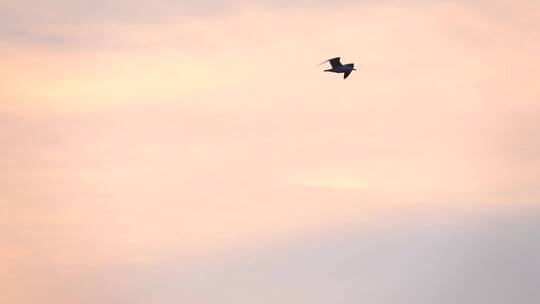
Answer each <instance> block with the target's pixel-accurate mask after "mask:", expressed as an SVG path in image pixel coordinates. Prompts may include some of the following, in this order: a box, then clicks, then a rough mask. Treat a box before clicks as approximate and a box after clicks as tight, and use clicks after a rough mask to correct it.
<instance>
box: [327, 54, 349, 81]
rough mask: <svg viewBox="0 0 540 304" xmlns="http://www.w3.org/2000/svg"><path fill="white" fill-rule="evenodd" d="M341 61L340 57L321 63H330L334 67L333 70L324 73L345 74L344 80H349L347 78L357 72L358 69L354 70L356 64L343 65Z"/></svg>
mask: <svg viewBox="0 0 540 304" xmlns="http://www.w3.org/2000/svg"><path fill="white" fill-rule="evenodd" d="M340 59H341V58H340V57H336V58H332V59H328V60H326V61H324V62H321V64H324V63H327V62H330V65H331V66H332V68H331V69H328V70H324V71H325V72H332V73H344V75H343V79H347V77H349V75H350V74H351V73H352V71H356V69H355V68H354V63H348V64H342V63H341V61H340ZM321 64H319V65H321Z"/></svg>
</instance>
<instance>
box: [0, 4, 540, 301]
mask: <svg viewBox="0 0 540 304" xmlns="http://www.w3.org/2000/svg"><path fill="white" fill-rule="evenodd" d="M47 2H49V3H47ZM197 3H199V4H196V3H195V2H193V3H190V2H185V3H183V4H182V5H179V4H177V3H175V2H172V1H158V2H155V1H154V2H150V1H148V2H145V1H136V2H133V3H130V4H127V3H123V2H119V1H112V2H106V1H98V2H96V3H93V4H87V3H83V2H80V1H63V0H48V1H45V2H43V4H42V5H37V4H34V3H31V2H29V1H22V2H20V3H19V2H18V3H17V4H15V3H11V4H8V3H0V16H4V18H3V19H4V20H3V21H0V28H1V29H0V66H2V70H3V73H2V75H0V123H1V124H2V128H1V131H0V144H1V146H2V152H3V153H2V155H3V157H2V159H0V167H1V168H2V170H1V171H0V183H1V185H2V187H1V188H0V203H1V204H0V210H1V211H2V212H0V224H1V225H2V227H3V228H2V231H1V232H0V237H1V238H0V242H1V245H2V246H0V282H1V283H0V287H1V288H0V289H2V290H5V291H7V292H2V295H0V302H2V303H4V302H5V303H36V301H40V303H60V304H61V303H68V302H69V303H96V301H99V302H103V303H109V302H111V301H113V300H114V301H117V302H118V301H119V302H121V303H148V301H150V300H152V299H153V300H156V299H157V300H156V301H158V302H159V303H169V302H170V303H173V302H174V303H178V302H179V301H180V302H181V303H182V302H186V303H190V304H191V303H194V304H195V303H200V304H210V303H223V302H225V303H229V302H230V303H238V302H243V300H238V299H239V298H235V297H233V296H232V295H233V294H232V292H233V291H234V292H236V290H241V289H243V286H244V285H242V284H245V282H243V281H242V282H243V283H242V284H240V283H238V285H234V281H233V282H232V283H231V282H228V281H227V280H226V279H220V277H219V275H216V277H214V276H210V277H211V279H208V281H205V280H203V281H201V282H199V281H197V280H196V281H197V282H199V283H197V284H198V285H197V286H195V287H196V288H195V287H193V288H188V287H185V288H186V289H189V292H186V293H185V294H183V293H182V294H178V292H179V291H177V292H175V291H174V289H173V291H171V290H169V289H166V288H165V287H164V286H168V285H167V284H170V282H168V283H164V285H159V282H160V281H159V280H161V279H163V278H164V277H167V275H164V273H168V272H166V271H165V272H162V269H167V267H171V269H173V270H170V271H171V273H170V275H171V276H175V277H176V276H178V279H179V280H180V278H182V280H184V279H185V280H187V281H190V282H192V281H193V280H194V277H198V275H197V273H200V272H204V271H205V270H204V269H206V268H205V267H213V266H208V265H214V264H212V263H218V264H219V263H220V262H215V261H220V260H224V261H225V260H227V259H230V260H233V261H236V260H241V259H242V257H245V256H246V255H248V256H249V255H254V256H256V258H253V259H256V260H257V261H259V259H263V260H264V257H267V256H273V254H279V252H281V251H280V250H284V249H283V248H289V247H287V246H293V247H294V245H287V244H295V243H297V242H299V243H302V242H308V243H309V242H310V241H312V240H313V239H315V240H319V239H320V240H321V242H323V240H327V239H328V238H330V239H332V238H333V237H338V238H339V236H340V235H349V234H355V233H365V234H367V235H369V236H370V237H373V238H374V239H377V240H379V239H380V240H382V239H385V238H386V237H389V238H390V239H392V238H394V237H395V238H399V237H397V236H396V235H394V234H392V233H394V232H389V233H390V234H389V235H390V236H388V235H382V236H381V235H379V234H378V232H377V233H375V232H373V231H379V229H383V230H384V229H389V230H384V231H397V230H394V229H402V228H399V227H403V226H407V227H419V228H410V229H412V230H411V232H410V233H411V234H410V236H411V238H412V239H413V241H412V244H413V245H410V246H416V245H414V244H418V246H420V247H421V246H424V245H422V244H424V243H422V242H421V241H420V240H417V239H416V238H414V237H412V236H413V235H416V234H415V233H419V232H418V231H424V230H423V229H427V228H425V226H423V225H428V226H429V227H431V226H430V225H433V227H437V228H436V229H441V230H444V229H450V230H449V231H454V230H452V229H454V228H448V225H447V223H446V222H447V221H448V222H452V223H461V221H465V222H467V221H469V220H470V217H475V216H479V217H480V218H482V219H484V218H491V217H493V216H499V215H501V214H502V215H509V216H510V214H511V216H513V217H514V216H515V217H517V219H518V220H517V221H518V222H519V219H520V218H521V217H523V218H525V217H526V216H525V214H529V215H530V214H531V213H532V214H536V212H537V211H538V204H539V203H540V201H539V199H540V190H539V189H540V184H539V182H538V178H537V175H538V172H540V157H539V155H540V153H538V152H540V144H539V141H538V138H539V135H540V125H539V123H538V113H540V112H539V111H540V103H539V101H538V100H539V97H540V89H539V86H538V79H540V77H539V76H540V60H538V53H539V51H540V39H539V38H540V30H539V29H540V24H539V21H538V20H540V18H538V17H539V16H538V11H539V10H538V9H539V8H540V7H539V6H538V4H536V3H535V1H524V2H523V3H520V4H519V5H518V4H514V3H512V2H509V1H495V3H492V2H489V3H488V2H486V1H477V2H473V3H465V2H460V1H458V2H457V3H452V4H450V3H445V2H438V1H425V2H422V1H412V2H411V3H409V4H396V3H393V2H386V1H383V2H381V3H366V4H354V3H352V2H348V1H342V2H341V3H340V5H332V6H330V5H327V4H324V3H316V4H309V3H307V2H303V1H296V2H294V1H293V2H290V3H288V4H286V3H285V2H278V3H271V2H269V1H268V2H266V1H257V2H253V3H251V4H247V3H242V2H236V1H218V2H209V1H203V2H197ZM333 56H342V57H343V61H344V62H354V63H355V64H356V66H357V69H358V71H357V72H355V73H353V74H352V75H351V77H350V78H348V79H347V80H346V81H343V80H342V79H341V77H340V75H333V74H332V75H331V74H328V73H322V72H321V70H322V69H323V67H318V66H316V65H317V64H318V63H319V62H321V61H323V60H324V59H327V58H329V57H333ZM426 221H428V222H429V224H425V223H426ZM473 222H474V220H473ZM467 223H468V222H467ZM450 226H452V225H450ZM466 227H467V229H473V230H474V227H475V226H474V225H472V226H466ZM471 227H472V228H471ZM488 227H492V226H489V225H488ZM512 227H514V226H512ZM414 229H418V230H414ZM490 229H491V228H490ZM516 229H517V228H516ZM520 229H521V228H520ZM530 229H538V227H537V226H532V227H531V228H530ZM458 230H459V229H458ZM437 231H438V230H437ZM444 231H446V230H444ZM512 231H514V230H512ZM516 231H521V230H519V229H517V230H516ZM528 232H530V233H531V235H535V233H536V232H539V231H537V230H534V231H531V230H528ZM370 233H372V234H370ZM452 233H453V232H452ZM452 233H451V232H445V234H444V235H445V237H446V238H447V239H449V240H453V237H452V235H453V234H452ZM447 234H448V235H450V236H447ZM472 234H473V235H476V234H475V233H472ZM381 242H383V243H384V241H381ZM464 242H465V243H467V242H469V241H464ZM470 242H473V241H472V238H471V241H470ZM509 242H510V241H509ZM510 243H511V242H510ZM302 244H303V243H302ZM330 244H332V242H330ZM445 244H446V243H445ZM496 244H497V246H499V244H498V243H496ZM511 244H513V246H514V248H515V250H516V252H518V253H520V252H521V251H520V250H521V249H522V248H521V247H520V246H519V245H516V244H515V243H511ZM506 245H507V244H506V243H504V242H503V241H501V243H500V246H502V247H504V246H506ZM328 246H330V247H332V245H328ZM340 246H341V245H340ZM347 246H348V245H347ZM508 246H510V245H508ZM293 247H290V248H293ZM398 247H399V246H398ZM420 247H418V248H420ZM443 247H444V246H443ZM332 248H334V247H332ZM340 248H341V247H339V246H337V247H335V249H333V251H332V254H336V252H340V251H339V250H340ZM400 248H401V247H400ZM407 248H408V247H407ZM411 248H412V247H411ZM414 248H416V247H414ZM505 248H506V247H505ZM534 248H536V247H534ZM404 250H406V249H404ZM253 252H256V253H253ZM433 252H435V251H433ZM444 252H445V251H444ZM523 252H524V251H523ZM313 254H315V255H316V252H315V253H313ZM396 254H398V253H396ZM398 255H399V254H398ZM399 256H400V257H402V256H401V255H399ZM231 257H232V258H231ZM315 260H317V259H315ZM171 261H174V265H175V266H171V265H170V264H171ZM209 261H214V262H209ZM317 261H319V260H317ZM373 261H374V263H377V262H378V260H377V258H376V257H374V258H373ZM419 261H420V260H418V261H417V262H419ZM380 262H381V263H385V262H387V261H386V260H384V261H383V260H381V261H380ZM193 263H195V264H196V265H199V266H193V267H195V268H194V269H193V270H190V271H193V273H192V272H189V271H187V272H186V273H187V274H184V272H182V271H180V270H178V269H183V267H185V266H184V265H188V264H189V265H192V264H193ZM227 263H230V265H236V266H234V267H235V269H236V270H235V271H236V272H234V273H235V274H236V275H237V278H240V277H241V275H240V274H239V273H242V271H246V270H245V269H243V268H242V267H243V266H238V265H237V264H235V263H237V262H222V263H221V264H220V265H222V266H219V267H225V268H227V267H233V266H223V265H229V264H227ZM258 263H259V262H258ZM261 263H262V262H261ZM291 263H293V266H294V265H298V264H295V263H299V262H298V261H296V260H294V259H293V262H291ZM240 264H241V263H240ZM323 264H324V263H323ZM201 265H202V266H201ZM257 265H258V264H257ZM358 265H360V264H358ZM175 267H176V268H175ZM197 267H199V268H197ZM216 267H217V266H216ZM219 267H218V268H219ZM314 267H315V269H320V268H317V266H316V265H315V266H314ZM321 267H322V266H321ZM276 269H280V267H279V266H278V267H277V268H276ZM482 270H483V268H481V267H480V268H479V270H478V271H479V273H480V272H481V271H482ZM160 271H161V272H160ZM175 271H176V272H175ZM408 271H409V270H408ZM410 271H411V274H413V273H414V269H412V270H410ZM132 272H134V273H137V275H138V276H137V275H136V276H135V277H136V278H137V279H136V280H137V282H136V283H135V282H131V281H130V282H131V283H125V282H124V281H123V280H122V279H121V278H123V277H124V276H126V275H127V276H129V274H130V273H132ZM173 272H174V275H173V274H172V273H173ZM248 272H249V271H248ZM158 273H159V275H158ZM180 273H181V275H180ZM344 273H346V272H344ZM323 274H324V271H322V272H317V275H321V276H322V277H324V275H323ZM153 275H155V276H156V278H159V279H156V280H157V282H158V283H156V282H154V280H153V277H152V276H153ZM297 275H298V276H299V280H302V279H305V278H308V277H309V274H307V273H306V272H302V271H300V273H299V274H297ZM386 275H388V276H389V275H390V274H388V273H386ZM500 275H501V276H503V277H504V276H505V274H504V273H501V274H500ZM233 276H234V275H233ZM384 276H385V273H384V272H383V274H382V277H384ZM347 278H348V277H347ZM349 279H350V278H349ZM108 280H111V281H112V282H116V283H118V282H124V283H118V285H111V286H104V285H102V284H100V283H99V282H108ZM134 280H135V279H134ZM383 281H384V280H383ZM77 282H79V283H80V284H77ZM239 282H240V281H239ZM274 283H276V284H277V281H276V282H274V281H272V279H268V281H265V282H264V284H262V283H261V284H262V285H257V283H253V284H254V285H253V286H252V289H251V292H250V293H249V296H246V298H242V299H244V300H245V301H247V299H249V302H250V303H253V302H255V303H267V302H268V301H270V300H269V298H268V297H267V293H271V291H270V289H268V288H270V287H268V286H273V284H274ZM130 284H134V285H130ZM153 284H156V285H155V286H154V285H153ZM179 284H180V283H179ZM193 284H195V283H193ZM321 284H322V286H326V285H325V284H327V283H321ZM139 285H140V286H144V288H142V289H141V290H144V292H145V293H144V295H143V294H141V296H140V297H138V296H137V291H134V290H132V287H133V286H139ZM158 285H159V286H158ZM383 285H384V284H383ZM74 286H77V288H74ZM220 286H221V287H220ZM224 286H227V289H230V290H232V291H231V294H230V296H231V299H237V300H235V301H233V300H231V299H229V300H227V299H224V298H223V296H224V295H221V296H222V297H221V298H218V297H212V296H206V295H204V294H205V293H207V292H210V293H212V291H213V290H215V291H218V290H221V289H220V288H225V287H224ZM278 286H279V284H278ZM163 288H165V289H163ZM197 288H199V289H200V290H201V291H198V290H199V289H197ZM303 288H306V290H311V289H312V288H313V286H311V287H310V286H309V285H308V286H303ZM328 288H329V291H328V293H327V294H325V295H327V296H329V295H331V294H332V293H333V292H342V291H339V290H335V289H332V288H330V287H328ZM300 290H303V289H300ZM509 290H510V289H509ZM204 291H206V292H204ZM153 292H154V293H159V292H166V293H167V292H168V293H170V295H169V296H165V295H160V296H159V297H157V298H151V297H150V298H148V297H146V296H147V295H148V294H152V293H153ZM502 292H504V291H502ZM141 293H142V291H141ZM146 293H148V294H146ZM218 294H219V292H218ZM284 294H289V293H284ZM308 294H309V292H307V293H305V294H303V293H298V294H295V296H291V297H290V298H288V299H286V300H285V302H286V304H287V303H293V302H294V303H298V302H302V303H304V302H306V301H308V300H310V301H311V300H314V299H312V298H310V297H309V296H308ZM113 295H114V296H113ZM203 295H204V296H203ZM234 295H235V296H238V295H237V294H234ZM355 296H356V295H355V294H354V292H352V291H351V293H347V292H345V293H344V299H343V302H344V303H353V302H354V299H356V298H355ZM365 297H366V299H368V300H371V301H372V302H373V301H375V302H377V301H378V303H387V302H385V301H388V303H395V301H390V299H389V298H388V299H386V298H385V299H386V300H385V299H383V298H378V294H372V295H371V298H370V296H369V295H367V296H366V295H365ZM320 299H324V296H322V297H321V298H320ZM329 299H331V297H330V298H329ZM282 300H283V299H280V302H283V301H282ZM321 301H322V300H321ZM368 302H369V301H368ZM268 303H270V302H268ZM306 303H307V302H306ZM354 303H356V302H354ZM404 303H405V302H404ZM418 303H431V302H429V301H427V302H422V301H418ZM462 303H473V302H468V300H466V299H464V300H463V301H462Z"/></svg>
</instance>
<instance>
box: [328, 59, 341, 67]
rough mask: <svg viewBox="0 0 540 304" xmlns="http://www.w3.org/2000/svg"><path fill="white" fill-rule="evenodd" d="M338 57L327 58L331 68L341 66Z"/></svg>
mask: <svg viewBox="0 0 540 304" xmlns="http://www.w3.org/2000/svg"><path fill="white" fill-rule="evenodd" d="M339 59H340V57H336V58H332V59H329V60H328V61H330V65H332V68H337V67H340V66H342V64H341V62H340V61H339Z"/></svg>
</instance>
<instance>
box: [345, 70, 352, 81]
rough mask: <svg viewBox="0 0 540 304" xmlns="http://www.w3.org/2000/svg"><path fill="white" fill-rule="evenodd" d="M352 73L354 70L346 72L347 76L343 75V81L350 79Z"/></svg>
mask: <svg viewBox="0 0 540 304" xmlns="http://www.w3.org/2000/svg"><path fill="white" fill-rule="evenodd" d="M351 72H352V70H349V71H347V72H345V75H343V79H347V77H349V75H351Z"/></svg>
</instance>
